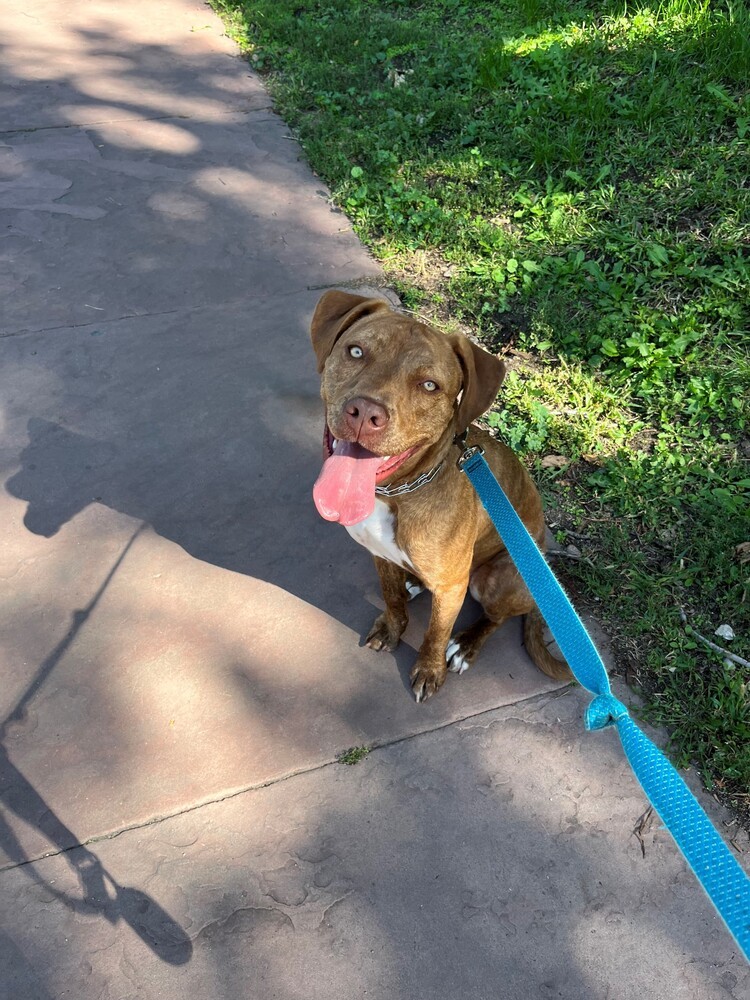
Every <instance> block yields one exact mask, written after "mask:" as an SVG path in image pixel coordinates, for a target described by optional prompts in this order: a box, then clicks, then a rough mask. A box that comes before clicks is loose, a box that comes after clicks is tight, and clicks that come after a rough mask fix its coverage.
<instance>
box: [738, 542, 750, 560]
mask: <svg viewBox="0 0 750 1000" xmlns="http://www.w3.org/2000/svg"><path fill="white" fill-rule="evenodd" d="M734 554H735V555H736V556H737V558H738V559H739V561H740V563H741V564H743V565H744V563H746V562H750V542H740V544H739V545H738V546H737V547H736V548H735V550H734Z"/></svg>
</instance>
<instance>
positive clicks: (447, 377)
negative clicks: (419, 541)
mask: <svg viewBox="0 0 750 1000" xmlns="http://www.w3.org/2000/svg"><path fill="white" fill-rule="evenodd" d="M311 337H312V344H313V348H314V350H315V354H316V357H317V360H318V371H319V372H320V373H321V396H322V398H323V402H324V403H325V408H326V435H325V437H326V440H325V446H326V450H327V453H328V454H329V455H330V456H331V457H333V458H336V459H337V460H339V459H342V460H343V459H347V460H348V466H347V465H345V463H344V462H343V461H337V462H336V463H335V466H336V469H337V480H336V484H335V488H333V487H331V489H330V490H320V491H318V493H321V494H322V493H327V495H328V500H321V501H320V502H318V501H319V497H318V493H316V502H318V510H319V511H320V513H321V514H322V515H323V516H324V517H328V518H329V520H341V521H342V523H344V524H347V523H349V524H352V523H356V522H355V521H352V520H351V518H352V517H354V516H355V514H359V513H360V512H361V510H362V509H364V507H363V505H362V504H354V505H351V507H350V508H349V509H348V510H346V511H344V512H342V511H340V510H337V509H336V504H334V503H332V502H331V496H332V494H336V495H337V496H338V495H339V494H340V493H341V492H342V489H343V485H344V479H346V483H348V484H349V486H348V487H347V489H349V490H351V486H352V483H354V484H355V485H356V488H357V491H358V492H359V493H362V494H363V496H364V494H366V493H368V492H369V490H370V486H371V485H372V494H373V499H372V503H373V504H374V485H375V483H378V482H382V481H384V480H386V479H388V478H389V477H390V476H392V475H394V474H395V473H396V471H397V470H398V469H399V468H401V466H403V465H405V464H406V463H408V465H409V466H410V467H411V466H416V465H417V464H418V463H419V457H420V456H421V455H423V454H425V453H426V452H427V451H428V449H430V448H431V447H432V446H434V445H435V444H437V443H438V442H440V441H441V440H443V439H445V437H446V434H448V436H452V435H453V434H460V433H461V432H462V431H464V430H466V428H467V427H468V426H469V424H470V423H471V422H472V420H474V419H475V418H476V417H478V416H479V415H480V414H481V413H483V412H484V411H485V410H486V409H487V407H488V406H489V405H490V403H492V401H493V400H494V398H495V396H496V395H497V391H498V389H499V387H500V383H501V382H502V380H503V377H504V375H505V366H504V365H503V363H502V361H500V360H499V359H498V358H496V357H494V356H493V355H491V354H488V353H487V352H486V351H483V350H482V349H481V348H480V347H477V346H476V345H475V344H472V343H471V341H469V340H467V339H466V337H462V336H461V335H457V334H453V335H445V334H441V333H438V332H437V331H436V330H433V329H432V328H431V327H429V326H427V325H425V324H424V323H420V322H418V321H417V320H414V319H412V318H410V317H408V316H405V315H403V314H401V313H398V312H395V311H394V310H393V309H392V308H391V307H390V306H389V305H388V303H387V302H384V301H382V300H380V299H372V298H365V297H363V296H361V295H352V294H351V293H349V292H340V291H330V292H326V293H325V295H323V297H322V298H321V299H320V301H319V302H318V305H317V308H316V310H315V315H314V316H313V320H312V326H311ZM353 463H356V464H353ZM328 464H329V463H326V466H327V465H328ZM365 471H366V475H365ZM324 474H325V467H324ZM324 474H322V475H321V479H320V480H318V483H319V484H320V482H321V480H322V479H323V477H324ZM347 476H348V477H349V478H346V477H347ZM331 482H333V480H331ZM329 485H330V484H329ZM316 489H317V487H316ZM369 509H370V510H371V509H372V505H370V507H369ZM364 516H367V515H366V514H365V515H364ZM360 519H361V518H360Z"/></svg>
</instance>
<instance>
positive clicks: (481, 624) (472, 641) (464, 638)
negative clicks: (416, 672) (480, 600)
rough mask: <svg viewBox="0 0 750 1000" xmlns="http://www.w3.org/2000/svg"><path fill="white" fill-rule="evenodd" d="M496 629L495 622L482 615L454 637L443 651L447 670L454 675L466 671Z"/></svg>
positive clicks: (496, 624)
mask: <svg viewBox="0 0 750 1000" xmlns="http://www.w3.org/2000/svg"><path fill="white" fill-rule="evenodd" d="M497 627H498V623H497V622H493V621H490V619H489V618H488V617H487V615H482V617H481V618H479V619H478V620H477V621H475V622H474V624H473V625H469V627H468V628H465V629H462V630H461V631H460V632H458V633H457V634H456V635H454V636H453V638H452V639H451V641H450V642H449V643H448V647H447V649H446V650H445V659H446V660H447V662H448V669H449V670H450V671H451V672H452V673H454V674H462V673H463V672H464V671H465V670H468V669H469V667H470V666H471V665H472V663H473V662H474V660H475V659H476V658H477V656H479V651H480V650H481V648H482V646H483V645H484V644H485V642H487V640H488V639H489V637H490V636H491V635H492V633H493V632H494V631H495V629H496V628H497Z"/></svg>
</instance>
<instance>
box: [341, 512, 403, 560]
mask: <svg viewBox="0 0 750 1000" xmlns="http://www.w3.org/2000/svg"><path fill="white" fill-rule="evenodd" d="M393 529H394V521H393V514H391V512H390V510H389V508H388V504H386V503H384V502H383V501H382V500H376V501H375V510H374V511H373V512H372V514H370V516H369V517H368V518H365V520H364V521H360V522H359V524H352V525H351V526H349V527H347V529H346V530H347V531H348V532H349V534H350V535H351V536H352V538H353V539H354V540H355V542H359V544H360V545H364V547H365V548H366V549H369V550H370V552H372V554H373V555H374V556H379V557H380V558H381V559H387V560H388V561H389V562H392V563H395V564H396V565H397V566H400V567H401V568H402V569H408V570H412V571H414V567H413V566H412V564H411V562H410V561H409V557H408V556H407V554H406V553H405V552H404V550H403V549H400V548H399V547H398V545H396V536H395V534H394V530H393Z"/></svg>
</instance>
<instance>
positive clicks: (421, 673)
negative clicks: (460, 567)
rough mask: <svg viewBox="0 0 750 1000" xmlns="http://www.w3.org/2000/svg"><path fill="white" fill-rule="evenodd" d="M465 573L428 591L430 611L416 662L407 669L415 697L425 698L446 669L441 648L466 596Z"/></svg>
mask: <svg viewBox="0 0 750 1000" xmlns="http://www.w3.org/2000/svg"><path fill="white" fill-rule="evenodd" d="M468 584H469V580H468V576H467V578H466V580H463V581H462V582H461V583H459V584H454V585H452V586H441V587H436V588H435V589H434V590H433V591H432V614H431V615H430V624H429V625H428V627H427V632H426V633H425V637H424V641H423V642H422V646H421V648H420V650H419V656H418V657H417V662H416V663H415V664H414V668H413V669H412V672H411V678H410V679H411V689H412V691H413V692H414V697H415V698H416V699H417V701H425V700H426V699H427V698H429V697H430V695H431V694H434V693H435V692H436V691H437V690H438V688H439V687H441V686H442V684H443V681H444V680H445V675H446V672H447V666H446V662H445V648H446V646H447V645H448V642H449V640H450V637H451V634H452V632H453V626H454V625H455V623H456V618H458V612H459V611H460V610H461V605H462V604H463V602H464V597H465V596H466V588H467V586H468Z"/></svg>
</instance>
